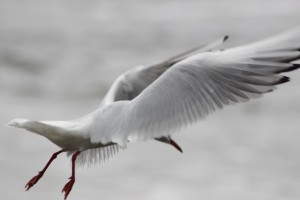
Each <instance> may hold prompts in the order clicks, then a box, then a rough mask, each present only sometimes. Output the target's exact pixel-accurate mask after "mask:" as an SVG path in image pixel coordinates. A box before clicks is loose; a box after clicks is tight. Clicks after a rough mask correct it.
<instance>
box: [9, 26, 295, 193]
mask: <svg viewBox="0 0 300 200" xmlns="http://www.w3.org/2000/svg"><path fill="white" fill-rule="evenodd" d="M226 39H227V37H225V38H222V39H221V40H217V41H216V42H214V43H211V44H209V45H206V46H204V47H202V48H196V49H193V50H191V51H188V52H185V53H183V54H180V55H178V56H176V57H173V58H171V59H168V60H167V61H164V62H162V63H159V64H156V65H152V66H149V67H143V66H141V67H137V68H134V69H132V70H129V71H128V72H126V73H124V74H123V75H121V76H120V77H119V78H118V79H116V81H115V82H114V83H113V85H112V87H111V89H110V90H109V91H108V93H107V95H106V96H105V97H104V99H103V101H102V103H101V106H100V108H98V109H97V110H96V111H94V112H92V113H90V114H88V115H86V116H84V117H82V118H80V119H76V120H71V121H66V122H62V121H60V122H56V121H31V120H19V119H16V120H12V121H11V122H10V123H9V125H12V126H16V127H19V128H24V129H27V130H29V131H31V132H34V133H37V134H39V135H42V136H45V137H46V138H48V139H49V140H51V141H52V142H53V143H55V144H57V145H58V146H59V147H61V148H62V151H67V152H68V154H73V156H72V163H73V170H72V177H74V180H73V181H72V177H71V180H70V182H71V183H70V182H69V183H67V184H66V186H65V188H64V189H63V191H64V192H65V193H66V194H65V198H66V197H67V195H68V194H69V192H70V190H71V189H72V185H73V183H74V181H75V169H74V168H75V167H74V163H75V160H76V157H77V156H79V157H78V160H79V162H80V163H82V164H88V165H90V164H95V163H98V162H101V161H103V160H106V159H108V158H109V157H111V156H112V155H114V154H115V153H116V152H117V151H118V150H119V149H120V148H125V147H126V145H127V143H129V142H137V141H145V140H149V139H157V140H159V141H163V142H166V143H169V144H172V145H173V146H175V147H176V145H177V144H176V143H175V145H174V141H173V140H172V139H171V135H172V134H174V133H176V132H178V131H179V130H180V129H182V128H184V127H185V126H188V125H190V124H193V123H195V122H198V121H199V120H201V119H203V118H205V117H206V116H207V115H209V114H210V113H212V112H213V111H216V110H218V109H221V108H223V107H224V106H226V105H230V104H235V103H239V102H245V101H248V100H249V99H252V98H255V97H260V96H261V95H263V94H264V93H268V92H271V91H273V90H274V89H275V88H276V85H278V84H281V83H285V82H287V81H289V78H288V77H286V76H283V75H281V74H280V73H282V72H288V71H292V70H295V69H297V68H299V64H293V61H295V60H297V59H299V57H300V51H299V49H300V28H296V29H294V30H290V31H288V32H286V33H283V34H281V35H278V36H275V37H272V38H270V39H266V40H263V41H261V42H256V43H253V44H250V45H246V46H241V47H236V48H232V49H228V50H215V49H216V47H218V46H219V45H221V44H222V43H223V42H224V41H225V40H226ZM176 148H177V147H176ZM177 149H179V150H181V149H180V147H179V146H178V148H177ZM59 153H61V152H57V154H59ZM55 155H56V154H55ZM55 157H56V156H54V158H55ZM54 158H51V159H50V161H49V164H50V163H51V161H52V160H53V159H54ZM47 167H48V164H47V165H46V167H45V170H46V169H47ZM45 170H44V171H45ZM44 171H43V172H44ZM73 175H74V176H73ZM40 177H41V176H39V177H38V178H36V177H34V178H33V179H35V180H33V179H32V180H30V181H29V182H28V184H27V185H26V187H27V188H28V189H29V188H30V187H32V186H33V185H34V184H35V183H36V182H37V180H38V179H39V178H40ZM36 179H37V180H36Z"/></svg>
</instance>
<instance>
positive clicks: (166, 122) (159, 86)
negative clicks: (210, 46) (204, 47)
mask: <svg viewBox="0 0 300 200" xmlns="http://www.w3.org/2000/svg"><path fill="white" fill-rule="evenodd" d="M291 41H292V42H291ZM295 43H296V44H297V45H295ZM298 49H300V29H297V30H296V31H295V30H294V31H292V32H291V33H288V34H285V37H283V36H282V35H280V36H279V37H278V38H277V39H276V37H275V39H274V38H271V39H270V40H266V41H263V42H259V43H256V44H254V45H248V46H246V47H240V48H234V49H229V50H226V51H219V52H207V53H200V54H197V55H194V56H191V57H189V58H187V59H184V60H182V61H180V62H178V63H176V64H174V65H173V66H172V67H171V68H170V69H169V70H167V71H166V72H165V73H163V74H162V75H161V76H160V77H159V78H158V79H156V80H155V81H154V82H153V83H152V84H151V85H149V86H148V87H147V88H146V89H144V90H143V91H142V92H141V93H140V95H138V96H137V97H136V98H135V99H133V100H131V101H122V102H120V103H118V102H116V103H113V104H111V105H110V108H109V109H107V110H106V111H105V112H103V111H100V112H98V113H97V114H96V117H95V122H94V123H93V125H94V126H93V127H92V128H91V130H92V133H91V140H92V142H97V141H102V142H103V141H104V142H110V141H115V142H117V143H119V144H121V145H124V144H126V143H127V142H128V141H136V140H147V139H153V138H159V137H162V136H168V135H172V134H174V133H175V132H177V131H178V130H180V129H181V128H183V127H185V126H187V125H190V124H192V123H194V122H197V121H199V120H200V119H203V118H205V117H206V116H207V115H209V114H210V113H212V112H213V111H216V110H219V109H221V108H223V107H224V106H226V105H229V104H234V103H239V102H244V101H248V100H249V99H252V98H255V97H260V96H261V95H263V94H264V93H268V92H271V91H273V90H274V89H275V87H276V85H278V84H281V83H285V82H287V81H289V79H288V77H286V76H283V75H281V74H279V73H281V72H287V71H292V70H295V69H297V68H299V65H298V64H292V63H290V61H292V60H293V59H296V58H298V57H299V56H300V52H299V50H298ZM279 51H281V52H290V53H286V54H283V55H282V56H278V57H277V56H276V55H278V52H279ZM265 55H267V56H265ZM111 119H114V120H113V123H111ZM100 133H101V134H100Z"/></svg>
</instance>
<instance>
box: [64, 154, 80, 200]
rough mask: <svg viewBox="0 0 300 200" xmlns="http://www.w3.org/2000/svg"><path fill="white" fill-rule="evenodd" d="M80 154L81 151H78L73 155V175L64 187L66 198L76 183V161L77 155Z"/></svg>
mask: <svg viewBox="0 0 300 200" xmlns="http://www.w3.org/2000/svg"><path fill="white" fill-rule="evenodd" d="M79 154H80V151H76V152H75V153H74V154H73V155H72V175H71V177H70V178H69V179H70V180H69V182H68V183H67V184H66V185H65V186H64V188H63V189H62V192H64V193H65V199H67V197H68V195H69V193H70V192H71V190H72V187H73V184H74V183H75V161H76V158H77V156H78V155H79Z"/></svg>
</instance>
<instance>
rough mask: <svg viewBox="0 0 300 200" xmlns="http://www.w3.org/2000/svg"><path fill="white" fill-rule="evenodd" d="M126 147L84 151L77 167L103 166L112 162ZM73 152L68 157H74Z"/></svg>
mask: <svg viewBox="0 0 300 200" xmlns="http://www.w3.org/2000/svg"><path fill="white" fill-rule="evenodd" d="M125 148H126V147H123V146H120V145H118V144H113V145H110V146H106V147H101V148H94V149H87V150H85V151H82V152H81V153H80V154H79V156H78V158H77V160H76V165H77V166H83V167H91V166H92V165H96V164H102V163H104V162H106V161H108V160H110V159H111V158H112V157H113V156H114V155H116V154H117V153H118V152H119V150H120V149H125ZM72 153H73V152H68V154H67V155H68V156H70V155H72Z"/></svg>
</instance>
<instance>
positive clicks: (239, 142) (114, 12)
mask: <svg viewBox="0 0 300 200" xmlns="http://www.w3.org/2000/svg"><path fill="white" fill-rule="evenodd" d="M299 8H300V1H299V0H265V1H261V0H243V1H242V0H226V1H221V0H202V1H196V0H192V1H180V0H175V1H171V0H164V1H145V0H144V1H142V0H132V1H121V0H119V1H109V0H106V1H96V0H93V1H83V0H81V1H80V0H75V1H74V0H72V1H71V0H69V1H61V0H52V1H41V0H29V1H8V0H1V1H0V89H1V90H0V91H1V92H0V93H1V96H0V99H1V104H0V110H1V115H0V124H5V123H7V122H8V121H9V120H10V119H13V118H20V117H22V118H29V119H41V120H42V119H44V120H45V119H47V120H67V119H73V118H77V117H79V116H82V115H84V114H86V113H89V112H90V111H92V110H94V109H95V108H97V106H98V105H99V103H100V101H101V98H102V97H103V95H104V94H105V92H106V91H107V89H108V87H109V85H110V84H111V83H112V81H113V80H114V79H115V78H116V77H117V76H118V75H119V74H121V73H122V72H124V71H125V70H127V69H129V68H131V67H132V66H136V65H140V64H151V63H155V62H158V61H161V60H163V59H165V58H167V57H170V56H173V55H175V54H176V53H180V52H181V51H184V50H187V49H189V48H191V47H195V46H197V45H200V44H205V43H206V42H209V41H212V40H214V39H216V38H218V37H220V36H223V35H225V34H229V35H230V41H229V42H228V45H227V46H234V45H237V44H244V43H247V42H251V41H255V40H258V39H262V38H264V37H268V36H271V35H274V34H276V33H279V32H282V31H285V30H287V29H289V28H292V27H295V26H299V23H300V12H299ZM289 76H290V77H291V78H292V81H291V82H290V83H288V84H285V85H281V86H279V89H278V90H277V91H276V92H274V93H272V94H268V95H266V96H265V97H264V98H262V99H257V100H254V101H252V102H250V103H246V104H242V105H236V106H231V107H229V108H226V109H224V110H222V111H220V112H218V113H215V114H213V115H212V116H210V117H208V119H207V120H206V121H203V122H201V123H199V124H197V125H196V126H193V127H190V128H188V129H186V130H184V131H182V132H181V133H179V134H177V135H176V136H175V139H176V141H177V142H178V143H179V144H180V145H181V146H182V148H183V151H184V153H183V154H180V153H178V152H176V150H174V149H172V148H171V147H169V146H167V145H163V144H160V143H157V142H154V141H153V142H152V141H151V142H146V143H138V144H131V145H129V146H128V149H127V150H126V151H121V152H120V153H119V154H118V155H116V156H115V157H114V159H113V160H111V161H110V162H107V163H105V164H103V165H101V166H94V167H91V168H89V169H82V168H79V169H78V170H77V180H76V183H75V185H74V187H73V190H72V192H71V194H70V196H69V198H68V199H70V200H76V199H112V200H117V199H122V200H124V199H143V200H150V199H151V200H153V199H155V200H159V199H164V200H165V199H172V200H182V199H188V200H193V199H195V200H199V199H202V200H221V199H222V200H227V199H228V200H248V199H249V200H253V199H255V200H269V199H270V200H277V199H289V200H290V199H295V200H298V199H300V159H299V156H300V146H299V141H300V133H299V129H300V126H299V119H300V118H299V116H300V104H299V102H300V92H299V87H300V71H297V72H293V73H291V74H289ZM0 130H1V134H0V141H1V145H0V152H1V153H0V154H1V159H0V169H1V170H0V199H3V200H4V199H22V200H27V199H28V200H35V199H45V200H47V199H49V200H50V199H51V200H53V199H63V195H62V194H61V189H62V187H63V186H64V184H65V183H66V182H67V178H68V177H69V176H70V173H71V171H70V170H71V169H70V161H69V158H67V157H66V156H60V157H58V158H57V160H55V162H54V163H53V164H52V165H51V167H50V168H49V170H48V171H47V173H46V174H45V176H44V177H43V178H42V179H41V180H40V181H39V183H38V184H37V185H36V186H35V187H33V188H32V189H31V190H30V191H28V192H25V189H24V186H25V183H26V182H27V181H28V180H29V179H30V178H31V177H32V176H34V175H35V174H36V173H37V172H38V171H39V170H40V169H41V168H42V167H43V166H44V164H45V163H46V162H47V160H48V159H49V158H50V156H51V154H52V153H53V152H55V151H57V150H58V148H57V147H56V146H55V145H53V144H52V143H50V142H49V141H47V140H46V139H44V138H42V137H39V136H37V135H34V134H31V133H29V132H26V131H24V130H20V129H14V128H11V127H4V126H0Z"/></svg>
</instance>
